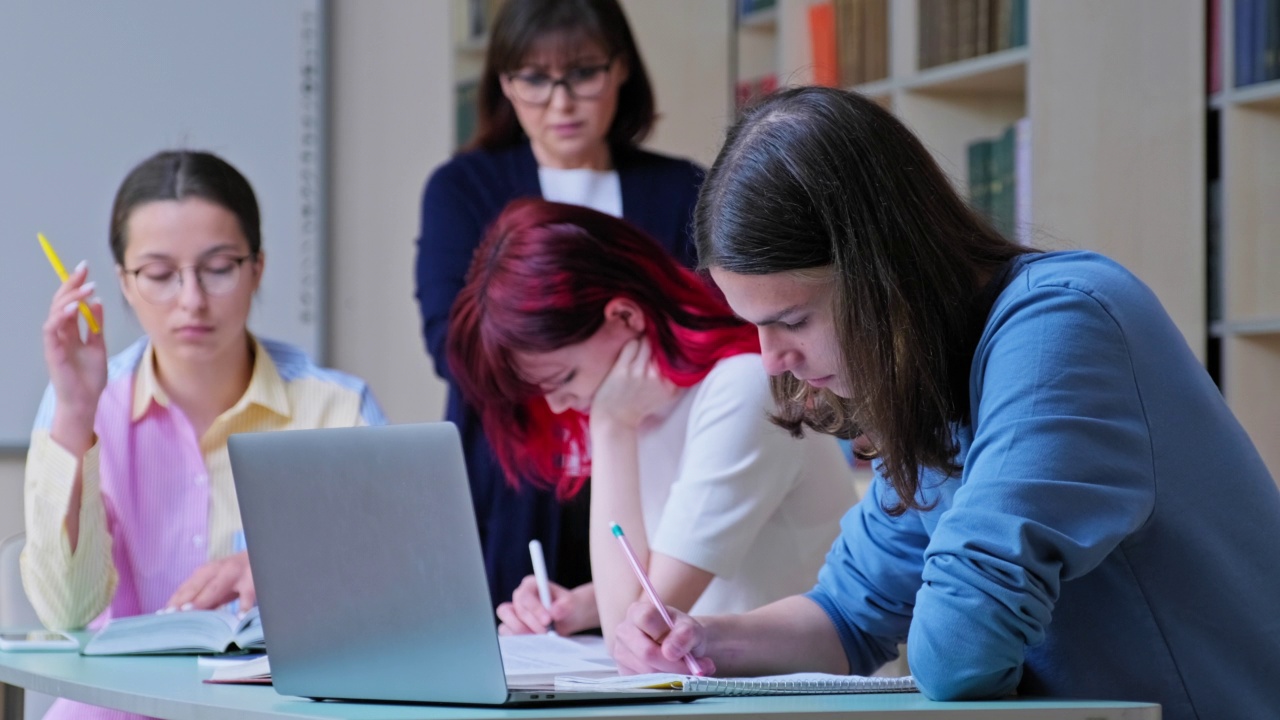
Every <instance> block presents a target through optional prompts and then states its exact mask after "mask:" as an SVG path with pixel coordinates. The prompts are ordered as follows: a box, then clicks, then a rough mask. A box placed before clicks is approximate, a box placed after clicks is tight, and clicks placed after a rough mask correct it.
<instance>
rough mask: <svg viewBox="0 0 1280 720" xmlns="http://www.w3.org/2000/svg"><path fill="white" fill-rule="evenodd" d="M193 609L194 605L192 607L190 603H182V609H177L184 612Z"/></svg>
mask: <svg viewBox="0 0 1280 720" xmlns="http://www.w3.org/2000/svg"><path fill="white" fill-rule="evenodd" d="M194 607H195V605H193V604H192V603H182V607H181V608H178V609H179V610H183V611H186V610H191V609H193V608H194Z"/></svg>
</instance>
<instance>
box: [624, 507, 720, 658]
mask: <svg viewBox="0 0 1280 720" xmlns="http://www.w3.org/2000/svg"><path fill="white" fill-rule="evenodd" d="M610 529H612V530H613V536H614V537H616V538H618V539H619V540H621V541H622V552H624V553H626V554H627V560H629V561H630V562H631V569H632V570H634V571H635V573H636V578H637V579H639V580H640V584H641V585H643V586H644V591H645V592H646V593H648V594H649V600H650V601H651V602H653V605H654V607H656V608H658V613H659V614H661V615H662V619H663V620H665V621H666V622H667V627H669V628H671V629H672V630H674V629H675V627H676V625H675V623H674V622H672V621H671V615H670V614H669V613H667V606H666V605H665V604H664V603H663V602H662V598H660V597H658V591H657V590H654V589H653V583H651V582H649V574H648V573H646V572H645V571H644V568H643V567H642V566H641V565H640V559H639V558H637V557H636V551H635V550H632V549H631V543H630V542H628V541H627V536H626V535H623V534H622V526H620V525H618V523H613V524H612V525H611V527H610ZM684 662H685V664H686V665H688V666H689V672H691V673H693V674H694V675H703V674H705V673H703V671H702V666H701V665H699V664H698V661H697V659H695V658H694V657H693V656H692V655H685V656H684Z"/></svg>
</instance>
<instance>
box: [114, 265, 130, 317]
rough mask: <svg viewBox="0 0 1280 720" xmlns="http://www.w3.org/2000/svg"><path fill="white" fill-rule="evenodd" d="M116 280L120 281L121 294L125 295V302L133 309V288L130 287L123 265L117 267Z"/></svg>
mask: <svg viewBox="0 0 1280 720" xmlns="http://www.w3.org/2000/svg"><path fill="white" fill-rule="evenodd" d="M116 280H119V281H120V294H121V295H124V301H125V302H127V303H129V307H133V288H131V287H129V280H128V278H126V277H125V272H124V266H123V265H116Z"/></svg>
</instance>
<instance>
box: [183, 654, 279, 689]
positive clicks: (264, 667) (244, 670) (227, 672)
mask: <svg viewBox="0 0 1280 720" xmlns="http://www.w3.org/2000/svg"><path fill="white" fill-rule="evenodd" d="M214 659H218V660H220V659H221V658H214ZM200 660H201V663H200V666H201V667H212V668H213V672H211V673H210V674H209V677H207V678H205V682H207V683H233V684H252V685H270V684H271V661H270V660H268V659H267V656H266V655H247V656H245V657H244V658H243V659H241V658H235V659H231V660H228V661H226V662H219V663H217V664H213V665H210V664H208V663H206V662H204V660H205V658H203V657H202V658H200Z"/></svg>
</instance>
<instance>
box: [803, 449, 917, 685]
mask: <svg viewBox="0 0 1280 720" xmlns="http://www.w3.org/2000/svg"><path fill="white" fill-rule="evenodd" d="M896 501H897V497H896V495H893V491H892V490H891V489H890V488H889V486H888V485H887V484H886V483H885V482H884V480H883V478H881V476H880V474H879V465H878V463H877V472H876V476H875V478H874V479H873V480H872V482H871V487H870V489H869V490H868V491H867V494H866V496H865V497H864V498H863V499H862V501H861V502H859V503H858V504H857V505H855V506H853V508H851V509H850V510H849V512H847V513H845V516H844V518H843V519H842V520H841V521H840V536H839V537H838V538H836V541H835V543H834V544H833V545H832V546H831V551H830V552H829V553H828V554H827V560H826V564H825V565H823V567H822V569H821V570H820V571H819V572H818V584H817V586H816V587H814V589H813V590H812V591H810V592H809V593H808V595H807V597H808V598H809V599H810V600H813V601H814V602H816V603H817V604H818V605H819V607H821V608H822V609H823V611H825V612H826V613H827V617H829V618H830V619H831V622H832V623H833V624H834V625H835V626H836V630H837V632H838V633H839V635H840V642H841V643H842V644H843V646H844V651H845V655H847V656H848V658H849V668H850V672H852V673H855V674H859V675H869V674H871V673H872V672H874V671H875V670H876V668H878V667H880V666H881V665H883V664H885V663H886V662H888V661H890V660H892V659H894V658H895V657H897V654H898V653H897V646H898V644H899V643H901V642H902V641H903V640H905V639H906V637H907V628H908V626H909V625H910V623H911V614H912V610H913V608H914V606H915V595H916V591H917V590H919V588H920V571H921V567H922V565H923V562H924V549H925V546H926V544H927V543H928V540H929V538H928V535H927V534H926V533H925V531H924V528H923V525H922V524H921V521H920V516H919V514H917V513H912V512H908V513H905V514H903V515H899V516H897V517H893V516H891V515H889V514H888V513H887V512H885V507H890V506H892V505H893V504H895V503H896Z"/></svg>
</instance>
